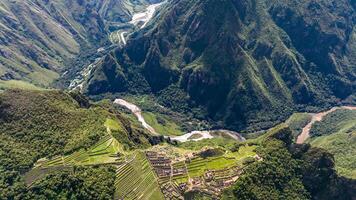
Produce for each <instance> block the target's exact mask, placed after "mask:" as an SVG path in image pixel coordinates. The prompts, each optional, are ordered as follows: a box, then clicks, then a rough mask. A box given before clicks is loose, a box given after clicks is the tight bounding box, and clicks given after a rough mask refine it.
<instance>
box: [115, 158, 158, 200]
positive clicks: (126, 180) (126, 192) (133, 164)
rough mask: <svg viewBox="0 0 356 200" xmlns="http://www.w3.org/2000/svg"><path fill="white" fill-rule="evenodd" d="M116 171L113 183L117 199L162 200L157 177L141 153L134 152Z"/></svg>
mask: <svg viewBox="0 0 356 200" xmlns="http://www.w3.org/2000/svg"><path fill="white" fill-rule="evenodd" d="M129 157H130V156H128V158H127V160H126V163H125V164H123V165H121V166H120V167H119V168H118V169H117V177H116V181H115V186H116V193H117V194H116V195H117V197H118V198H119V199H135V200H136V199H155V200H156V199H157V200H159V199H164V197H163V194H162V192H161V190H160V187H159V184H158V182H157V177H156V175H155V173H154V171H153V168H152V167H151V166H150V164H149V162H148V160H147V158H146V156H145V154H144V153H143V152H135V153H133V155H132V156H131V158H129Z"/></svg>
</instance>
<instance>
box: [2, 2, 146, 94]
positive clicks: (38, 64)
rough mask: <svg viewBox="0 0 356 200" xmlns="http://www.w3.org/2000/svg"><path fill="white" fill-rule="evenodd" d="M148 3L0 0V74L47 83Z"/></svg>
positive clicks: (89, 52) (90, 50)
mask: <svg viewBox="0 0 356 200" xmlns="http://www.w3.org/2000/svg"><path fill="white" fill-rule="evenodd" d="M149 2H150V1H145V0H124V1H113V0H112V1H94V0H92V1H80V0H76V1H72V0H65V1H61V0H55V1H47V0H29V1H19V0H16V1H10V0H5V1H1V3H0V16H1V19H0V25H1V30H0V47H1V50H0V79H2V80H9V79H16V80H24V81H27V82H32V83H34V84H36V85H39V86H42V87H43V86H50V85H51V84H52V82H53V81H54V80H56V79H58V78H59V76H60V73H63V72H64V71H65V70H67V69H70V68H74V67H76V66H72V65H73V62H74V60H75V59H76V58H77V57H79V56H80V55H86V56H88V55H90V54H93V52H96V50H97V48H99V47H102V46H104V45H108V44H110V42H109V41H108V37H107V36H108V34H109V33H110V30H114V29H115V28H116V27H117V26H120V25H122V23H124V22H127V21H129V20H130V18H131V15H132V13H133V12H134V10H135V9H142V8H143V6H144V5H146V4H147V3H149ZM84 58H85V57H84ZM74 64H77V63H74ZM79 67H82V66H79Z"/></svg>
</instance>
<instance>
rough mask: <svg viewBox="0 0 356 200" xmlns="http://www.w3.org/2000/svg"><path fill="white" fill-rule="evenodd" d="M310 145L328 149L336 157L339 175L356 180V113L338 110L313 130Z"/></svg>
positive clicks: (318, 123)
mask: <svg viewBox="0 0 356 200" xmlns="http://www.w3.org/2000/svg"><path fill="white" fill-rule="evenodd" d="M311 136H312V137H311V139H310V144H311V145H312V146H316V147H320V148H323V149H326V150H327V151H329V152H330V153H332V154H333V155H334V156H335V163H336V169H337V171H338V173H339V174H341V175H343V176H345V177H349V178H352V179H355V178H356V157H355V155H356V152H355V151H356V111H355V110H337V111H335V112H333V113H331V114H329V115H327V116H326V117H325V118H324V119H323V120H322V121H321V122H316V123H315V124H314V125H313V126H312V129H311Z"/></svg>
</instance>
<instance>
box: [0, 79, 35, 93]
mask: <svg viewBox="0 0 356 200" xmlns="http://www.w3.org/2000/svg"><path fill="white" fill-rule="evenodd" d="M5 89H24V90H42V88H39V87H37V86H35V85H32V84H31V83H27V82H24V81H17V80H10V81H3V80H0V91H1V90H5Z"/></svg>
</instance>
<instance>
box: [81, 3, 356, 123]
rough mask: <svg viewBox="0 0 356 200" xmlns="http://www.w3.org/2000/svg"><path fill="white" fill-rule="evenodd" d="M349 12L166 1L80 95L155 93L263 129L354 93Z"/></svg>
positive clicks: (325, 6) (332, 6)
mask: <svg viewBox="0 0 356 200" xmlns="http://www.w3.org/2000/svg"><path fill="white" fill-rule="evenodd" d="M355 19H356V16H355V10H354V8H353V7H352V6H351V1H349V0H340V1H332V0H318V1H297V0H292V1H262V0H248V1H237V0H219V1H216V0H204V1H203V0H198V1H192V0H179V1H178V0H171V1H168V3H167V4H165V6H164V7H163V8H162V9H161V11H160V12H159V13H158V14H157V15H156V17H155V18H154V19H153V21H152V22H151V23H150V25H149V26H148V27H146V28H145V29H144V30H143V31H139V32H137V33H136V34H134V35H132V36H131V38H130V39H129V41H128V44H127V46H126V47H125V48H119V49H117V50H116V51H114V52H112V53H110V54H109V55H107V56H106V57H105V59H104V61H103V62H100V63H99V64H98V66H97V67H96V69H95V71H94V72H93V74H92V75H91V77H90V79H89V80H88V83H87V87H86V89H87V93H88V94H101V93H105V92H131V93H154V94H156V95H157V96H159V97H160V99H161V100H162V102H161V103H163V104H164V105H167V106H171V107H181V106H179V105H178V106H177V105H176V106H175V105H171V104H172V102H177V103H178V104H184V103H187V104H190V105H191V106H193V107H196V106H202V107H204V108H206V111H207V113H208V116H209V118H211V119H213V120H215V121H220V125H222V126H225V127H229V128H232V129H237V130H240V129H243V128H245V127H246V126H248V125H251V124H258V125H257V127H258V128H266V127H270V126H271V125H272V124H273V122H274V121H279V120H282V119H285V117H286V116H287V115H288V114H290V113H291V111H292V110H295V109H297V108H305V107H306V105H318V106H323V105H328V104H329V103H331V104H333V103H335V102H338V101H340V100H342V99H345V98H348V97H350V96H352V94H354V93H355V78H356V76H355V72H356V71H355V67H354V66H355V65H356V60H355V59H354V58H355V56H356V54H355V53H356V49H355V48H356V45H355V44H356V43H355V42H356V38H355V30H354V24H355ZM163 77H164V78H163ZM178 96H179V97H178ZM171 97H172V98H171ZM182 97H183V98H182ZM176 99H180V100H181V101H177V100H176ZM184 99H188V100H187V101H186V102H182V101H183V100H184ZM257 127H255V128H257Z"/></svg>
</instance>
